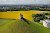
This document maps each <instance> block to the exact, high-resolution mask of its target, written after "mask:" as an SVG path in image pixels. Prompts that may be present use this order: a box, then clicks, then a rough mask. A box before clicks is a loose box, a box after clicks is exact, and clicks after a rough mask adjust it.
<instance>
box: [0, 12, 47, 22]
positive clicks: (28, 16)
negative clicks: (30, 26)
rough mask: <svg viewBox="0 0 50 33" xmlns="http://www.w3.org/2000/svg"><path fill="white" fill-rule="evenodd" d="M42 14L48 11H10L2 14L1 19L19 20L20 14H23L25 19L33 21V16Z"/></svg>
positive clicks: (0, 13) (0, 14)
mask: <svg viewBox="0 0 50 33" xmlns="http://www.w3.org/2000/svg"><path fill="white" fill-rule="evenodd" d="M41 12H47V11H8V12H0V18H10V19H18V18H19V17H20V13H21V14H23V17H24V18H26V19H28V20H31V21H32V20H33V18H32V14H37V13H41Z"/></svg>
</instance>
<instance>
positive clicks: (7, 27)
mask: <svg viewBox="0 0 50 33" xmlns="http://www.w3.org/2000/svg"><path fill="white" fill-rule="evenodd" d="M26 21H27V22H28V23H29V24H28V23H27V22H26ZM26 21H24V20H19V19H17V20H12V19H0V33H50V29H48V28H45V27H43V26H41V25H40V24H39V23H34V22H33V23H32V22H31V21H29V20H26Z"/></svg>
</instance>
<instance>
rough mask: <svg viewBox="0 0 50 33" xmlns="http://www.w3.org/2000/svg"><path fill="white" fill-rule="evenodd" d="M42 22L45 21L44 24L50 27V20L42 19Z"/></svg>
mask: <svg viewBox="0 0 50 33" xmlns="http://www.w3.org/2000/svg"><path fill="white" fill-rule="evenodd" d="M40 23H43V26H45V27H47V28H50V20H40Z"/></svg>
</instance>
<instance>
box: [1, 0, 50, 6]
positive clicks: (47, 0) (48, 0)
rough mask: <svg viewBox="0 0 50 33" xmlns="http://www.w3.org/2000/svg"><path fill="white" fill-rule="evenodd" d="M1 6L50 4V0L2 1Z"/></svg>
mask: <svg viewBox="0 0 50 33" xmlns="http://www.w3.org/2000/svg"><path fill="white" fill-rule="evenodd" d="M0 4H48V5H50V0H0Z"/></svg>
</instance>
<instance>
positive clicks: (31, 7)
mask: <svg viewBox="0 0 50 33" xmlns="http://www.w3.org/2000/svg"><path fill="white" fill-rule="evenodd" d="M29 10H40V11H50V5H0V12H6V11H29Z"/></svg>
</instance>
